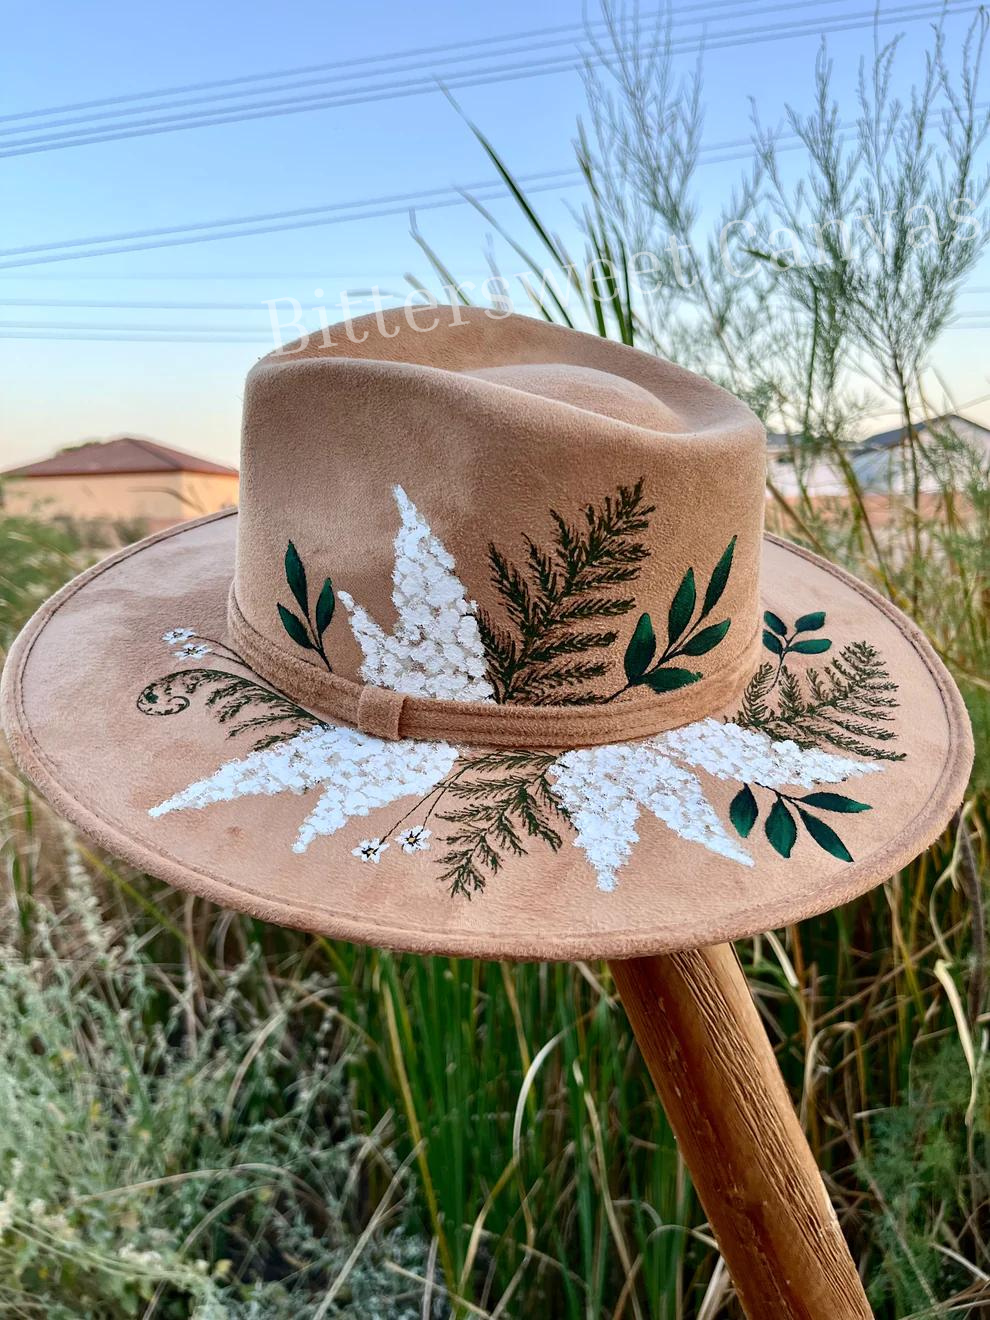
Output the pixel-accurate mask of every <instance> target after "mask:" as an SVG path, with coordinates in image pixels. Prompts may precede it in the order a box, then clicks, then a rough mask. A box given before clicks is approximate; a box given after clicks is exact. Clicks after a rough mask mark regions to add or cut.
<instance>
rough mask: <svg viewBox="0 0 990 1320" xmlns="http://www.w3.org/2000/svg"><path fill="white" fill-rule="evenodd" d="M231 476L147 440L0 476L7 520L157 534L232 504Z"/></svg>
mask: <svg viewBox="0 0 990 1320" xmlns="http://www.w3.org/2000/svg"><path fill="white" fill-rule="evenodd" d="M237 480H238V479H237V469H236V468H232V467H227V466H226V465H225V464H223V463H214V462H212V460H210V459H207V458H198V457H197V456H196V455H195V454H187V453H185V452H184V451H183V450H181V449H170V448H168V447H167V446H166V445H159V444H156V443H155V442H154V441H153V440H142V439H138V438H137V437H135V436H129V435H124V436H118V437H117V438H116V439H113V440H102V441H100V440H97V441H92V442H91V443H88V444H82V445H76V446H73V447H71V448H68V449H62V450H60V451H59V452H58V453H57V454H54V455H53V456H52V457H51V458H46V459H42V460H41V462H38V463H27V464H25V465H24V466H23V467H16V468H10V469H8V471H6V472H4V473H2V474H0V492H2V499H3V507H4V510H5V512H7V513H13V514H24V513H37V514H38V515H39V516H41V517H50V518H73V519H85V520H96V521H100V522H105V521H106V522H115V523H117V522H128V523H130V522H140V523H142V524H143V525H144V527H145V528H146V529H147V530H148V531H149V532H151V531H160V530H161V529H162V528H165V527H171V526H172V525H173V524H175V523H179V522H184V521H185V520H186V519H188V518H198V517H200V516H201V515H202V514H206V513H216V512H217V511H218V510H220V509H226V508H231V507H233V506H234V505H235V504H236V503H237Z"/></svg>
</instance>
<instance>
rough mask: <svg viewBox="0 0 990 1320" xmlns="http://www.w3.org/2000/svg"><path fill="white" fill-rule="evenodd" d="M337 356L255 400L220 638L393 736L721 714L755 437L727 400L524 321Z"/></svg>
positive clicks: (579, 727)
mask: <svg viewBox="0 0 990 1320" xmlns="http://www.w3.org/2000/svg"><path fill="white" fill-rule="evenodd" d="M438 319H440V320H441V324H439V325H437V326H436V327H435V328H434V329H432V330H431V331H429V332H420V333H415V332H414V331H413V330H412V329H411V328H410V327H409V326H408V325H404V324H403V322H402V320H401V318H400V315H399V314H392V315H391V316H390V315H388V314H386V315H385V316H384V317H382V318H376V317H370V318H364V319H363V320H362V321H357V322H353V323H351V325H350V327H349V328H345V327H336V328H334V329H332V330H331V331H330V339H331V341H332V343H331V344H330V345H328V346H322V347H320V348H319V349H318V350H314V349H312V348H311V347H309V346H307V347H306V348H301V349H299V350H298V351H296V352H292V351H283V352H282V353H280V354H278V355H272V356H270V357H268V358H266V359H264V360H263V361H262V362H261V363H259V364H258V366H257V367H255V369H254V370H253V371H252V373H251V375H250V376H249V378H248V386H247V392H246V398H245V415H244V435H243V451H242V479H241V511H240V521H239V530H238V550H237V574H236V579H235V583H234V587H233V590H232V593H231V607H230V618H231V626H232V630H233V632H234V634H235V636H236V638H237V639H238V641H239V642H240V643H241V644H242V647H243V649H244V651H245V652H246V653H247V655H248V658H249V659H250V661H251V663H252V664H253V665H255V666H256V667H257V668H259V670H260V672H262V673H265V674H266V676H267V677H268V678H269V679H270V680H271V681H272V682H275V683H277V684H278V685H279V686H280V687H281V688H282V689H283V690H285V691H287V692H289V693H291V694H292V695H293V696H295V697H296V698H297V699H299V700H300V701H302V702H304V703H307V704H309V705H310V706H311V707H312V708H314V709H318V710H320V711H322V712H323V713H326V714H329V715H332V716H335V717H338V718H342V719H344V720H346V721H348V722H351V723H355V724H357V725H358V727H360V728H364V729H366V730H367V731H371V732H375V733H378V734H379V735H381V736H386V737H400V736H408V737H428V738H433V739H437V738H458V739H461V740H469V741H470V740H473V741H477V742H481V743H484V742H486V741H491V742H494V743H496V744H501V745H507V744H522V745H547V744H548V743H553V744H554V745H563V746H580V745H585V744H590V743H598V742H606V741H607V742H614V741H616V740H617V739H621V738H630V737H640V736H643V735H644V734H646V733H650V732H656V731H658V730H659V729H662V728H670V727H673V726H675V725H677V724H681V723H687V722H688V721H689V720H692V719H697V718H699V717H700V716H702V715H704V714H708V713H711V712H712V711H715V710H717V709H719V708H721V706H723V705H724V704H725V702H726V701H727V700H731V699H732V698H733V696H734V695H735V694H736V692H737V691H738V689H739V688H740V687H741V685H742V683H743V682H744V680H745V678H746V677H747V676H748V673H749V672H750V670H751V668H752V661H753V656H754V652H755V648H756V646H757V644H758V632H759V629H758V622H759V556H760V544H761V537H762V523H763V501H764V462H765V460H764V453H765V450H764V435H763V430H762V427H761V426H760V424H759V422H758V421H757V419H756V418H755V417H754V416H753V414H752V413H750V412H749V410H748V409H747V408H746V407H745V406H744V405H743V404H741V403H740V402H739V401H738V400H736V399H734V398H732V397H731V396H730V395H728V394H726V393H725V392H724V391H722V390H720V389H719V388H718V387H717V386H715V385H713V384H711V383H710V382H709V381H707V380H704V379H703V378H701V377H698V376H695V375H692V374H691V373H689V372H686V371H684V370H682V369H681V368H678V367H675V366H672V365H671V364H670V363H667V362H663V361H661V360H659V359H657V358H653V357H649V356H647V355H646V354H643V353H639V352H637V351H635V350H633V349H629V348H626V347H624V346H621V345H616V344H612V343H608V342H606V341H603V340H599V339H595V338H593V337H591V336H587V335H582V334H577V333H575V332H574V331H569V330H563V329H561V328H559V327H555V326H549V325H546V324H544V323H541V322H537V321H534V320H530V319H528V318H523V317H509V318H500V319H492V317H491V316H490V315H489V314H488V313H486V312H484V311H481V310H477V309H474V310H470V311H469V310H467V309H463V308H441V309H438Z"/></svg>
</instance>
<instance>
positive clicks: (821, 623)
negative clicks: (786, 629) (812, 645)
mask: <svg viewBox="0 0 990 1320" xmlns="http://www.w3.org/2000/svg"><path fill="white" fill-rule="evenodd" d="M824 627H825V611H824V610H816V611H815V613H814V614H802V615H801V617H800V619H798V621H797V623H796V624H795V625H794V631H795V632H799V633H800V632H817V631H818V629H819V628H824Z"/></svg>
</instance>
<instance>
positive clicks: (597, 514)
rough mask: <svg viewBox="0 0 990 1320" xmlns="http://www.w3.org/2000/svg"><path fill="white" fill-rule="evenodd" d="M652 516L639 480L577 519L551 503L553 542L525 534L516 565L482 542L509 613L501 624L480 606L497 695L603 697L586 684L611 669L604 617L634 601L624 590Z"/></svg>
mask: <svg viewBox="0 0 990 1320" xmlns="http://www.w3.org/2000/svg"><path fill="white" fill-rule="evenodd" d="M653 512H655V507H654V505H652V504H648V503H647V502H646V499H645V497H644V495H643V482H642V481H638V482H637V483H636V484H635V486H620V487H619V489H618V490H617V491H616V493H615V495H610V496H606V498H605V499H604V500H603V501H602V502H601V503H600V504H598V505H594V504H589V505H587V506H586V507H585V508H584V509H583V510H582V516H581V520H580V521H579V522H577V523H573V522H569V521H568V520H567V519H566V518H564V517H563V516H562V515H561V514H559V513H558V512H557V511H556V509H551V511H550V517H551V519H552V521H553V523H554V526H555V529H556V530H555V534H554V537H553V540H552V541H551V543H550V545H549V546H539V545H537V543H536V542H535V541H533V540H531V539H530V538H528V537H527V538H526V558H525V561H524V563H523V564H522V565H519V564H517V563H515V562H513V561H512V560H511V559H510V558H509V557H508V555H506V554H505V552H504V551H502V550H500V549H499V548H498V546H496V545H495V544H494V543H493V544H491V545H490V546H489V548H488V561H489V564H490V566H491V577H492V583H493V585H494V587H495V590H496V592H497V593H498V595H499V596H500V597H501V600H502V604H503V607H504V610H505V614H506V616H507V619H508V625H507V626H506V625H504V624H502V623H499V622H498V621H496V619H495V618H494V617H493V615H491V614H490V613H489V612H488V611H486V610H479V612H478V626H479V628H480V630H481V640H482V644H483V646H484V654H485V660H486V662H487V666H488V674H489V677H490V678H491V682H492V686H493V688H494V694H495V700H496V701H499V702H518V703H520V704H522V705H565V706H582V705H588V704H592V703H597V702H602V701H604V700H606V698H605V697H603V696H602V695H601V694H600V693H597V692H594V691H592V690H589V688H588V686H587V684H588V683H589V682H591V681H592V680H594V679H600V678H603V677H604V676H605V675H606V674H607V673H608V669H609V664H610V655H609V652H610V651H611V649H612V647H614V646H615V643H616V642H617V641H618V633H617V632H616V631H615V630H614V629H613V628H611V627H608V626H607V622H608V621H609V620H611V619H617V618H620V617H621V616H622V615H624V614H627V613H628V612H629V611H630V610H631V609H633V608H634V606H635V603H636V602H635V600H634V599H633V597H632V596H630V595H628V594H627V593H625V592H623V591H622V590H621V589H622V588H624V587H627V586H628V585H629V584H630V583H633V582H635V581H636V578H637V577H638V576H639V569H640V565H641V564H642V562H643V560H644V559H646V558H647V555H648V551H647V548H646V546H645V544H644V543H643V541H642V539H641V538H642V535H643V533H645V532H646V531H647V530H648V528H649V519H650V514H651V513H653ZM589 624H590V625H597V626H593V627H591V628H590V629H587V628H586V627H585V625H589Z"/></svg>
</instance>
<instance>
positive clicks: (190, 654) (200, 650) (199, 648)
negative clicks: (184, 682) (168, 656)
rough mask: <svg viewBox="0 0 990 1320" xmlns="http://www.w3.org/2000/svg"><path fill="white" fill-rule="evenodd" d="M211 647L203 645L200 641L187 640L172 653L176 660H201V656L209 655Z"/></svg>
mask: <svg viewBox="0 0 990 1320" xmlns="http://www.w3.org/2000/svg"><path fill="white" fill-rule="evenodd" d="M212 649H213V648H212V647H209V646H204V645H203V643H202V642H187V643H186V645H185V646H181V647H180V648H179V649H178V651H173V652H172V654H173V655H174V656H175V658H176V660H202V658H203V656H204V655H209V654H210V651H211V650H212Z"/></svg>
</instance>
